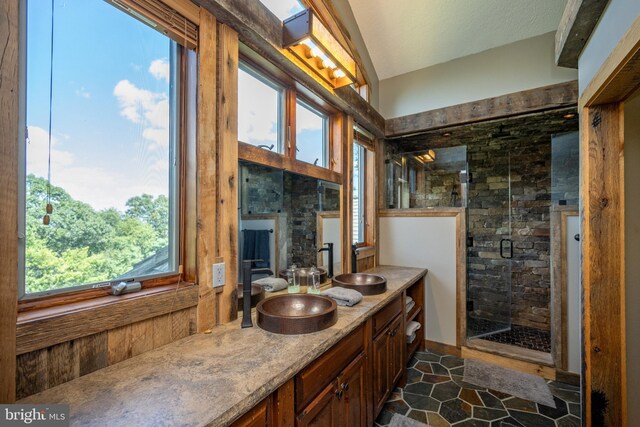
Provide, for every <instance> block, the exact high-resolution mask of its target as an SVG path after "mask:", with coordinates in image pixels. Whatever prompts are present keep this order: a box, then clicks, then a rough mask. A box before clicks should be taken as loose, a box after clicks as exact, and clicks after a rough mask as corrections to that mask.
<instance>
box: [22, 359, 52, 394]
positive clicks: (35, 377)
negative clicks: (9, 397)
mask: <svg viewBox="0 0 640 427" xmlns="http://www.w3.org/2000/svg"><path fill="white" fill-rule="evenodd" d="M47 353H48V351H47V349H46V348H45V349H44V350H35V351H30V352H29V353H24V354H20V355H19V356H18V357H17V372H16V379H15V384H16V398H17V399H22V398H23V397H27V396H30V395H32V394H35V393H39V392H41V391H42V390H46V389H47V388H49V374H48V365H47V360H48V359H47Z"/></svg>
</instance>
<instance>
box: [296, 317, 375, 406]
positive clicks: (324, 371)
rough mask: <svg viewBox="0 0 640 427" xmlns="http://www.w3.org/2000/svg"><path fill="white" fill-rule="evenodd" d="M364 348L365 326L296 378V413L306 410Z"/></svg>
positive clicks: (328, 351)
mask: <svg viewBox="0 0 640 427" xmlns="http://www.w3.org/2000/svg"><path fill="white" fill-rule="evenodd" d="M363 348H364V325H362V326H360V327H358V329H356V330H355V331H353V332H352V333H351V334H349V335H348V336H346V337H345V338H343V339H342V340H341V341H340V342H339V343H338V344H336V345H334V346H333V347H331V348H330V349H329V350H327V351H326V352H325V353H324V354H323V355H322V356H320V357H319V358H318V359H316V360H315V361H314V362H313V363H311V364H310V365H309V366H307V367H306V368H304V369H303V370H302V372H300V373H299V374H298V375H297V376H296V411H299V410H301V409H302V408H304V407H305V406H306V405H307V404H308V403H309V402H310V401H311V399H313V398H314V397H315V395H317V394H318V393H319V392H320V391H321V390H322V389H323V388H324V387H325V386H326V385H327V384H329V383H330V382H331V381H333V380H334V379H335V378H336V376H338V374H339V373H340V371H342V370H343V369H344V368H345V367H346V366H347V365H348V364H349V363H350V362H351V361H352V360H353V359H354V358H355V357H356V356H357V355H358V353H360V352H361V351H362V350H363Z"/></svg>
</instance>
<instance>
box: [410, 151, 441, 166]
mask: <svg viewBox="0 0 640 427" xmlns="http://www.w3.org/2000/svg"><path fill="white" fill-rule="evenodd" d="M415 157H416V160H418V161H419V162H420V163H429V162H433V161H434V160H435V159H436V152H435V151H433V150H427V151H426V152H424V153H422V154H417V155H416V156H415Z"/></svg>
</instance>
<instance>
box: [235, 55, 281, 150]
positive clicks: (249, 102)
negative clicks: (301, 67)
mask: <svg viewBox="0 0 640 427" xmlns="http://www.w3.org/2000/svg"><path fill="white" fill-rule="evenodd" d="M283 98H284V90H283V89H282V87H280V86H278V85H277V84H276V83H274V82H272V81H271V80H269V79H267V78H266V77H264V76H263V75H261V74H259V73H258V72H256V71H254V70H253V69H251V68H249V67H247V66H246V65H244V64H241V65H240V70H239V71H238V140H239V141H242V142H246V143H247V144H251V145H255V146H257V147H260V148H264V149H267V150H270V151H275V152H277V153H282V151H283V147H282V145H283V144H282V141H283V134H284V132H283V127H284V125H283V117H284V113H283V108H284V99H283Z"/></svg>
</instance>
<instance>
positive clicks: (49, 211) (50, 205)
mask: <svg viewBox="0 0 640 427" xmlns="http://www.w3.org/2000/svg"><path fill="white" fill-rule="evenodd" d="M47 213H48V214H49V215H51V214H52V213H53V205H52V204H51V203H47Z"/></svg>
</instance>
